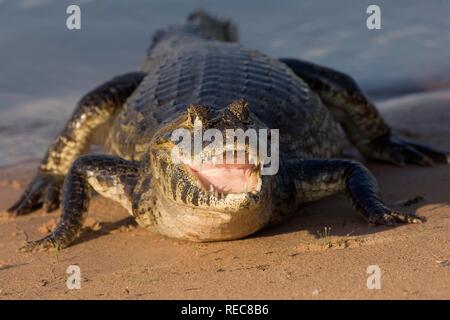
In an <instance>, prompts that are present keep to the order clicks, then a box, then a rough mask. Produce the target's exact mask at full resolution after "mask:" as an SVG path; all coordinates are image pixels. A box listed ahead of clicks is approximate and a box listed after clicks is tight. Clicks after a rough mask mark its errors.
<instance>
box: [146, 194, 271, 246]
mask: <svg viewBox="0 0 450 320" xmlns="http://www.w3.org/2000/svg"><path fill="white" fill-rule="evenodd" d="M154 209H155V211H157V215H155V217H156V218H155V225H154V226H153V227H154V229H156V231H157V232H159V233H161V234H164V235H166V236H169V237H171V238H177V239H183V240H189V241H195V242H210V241H223V240H233V239H239V238H243V237H246V236H248V235H250V234H252V233H254V232H256V231H258V230H260V229H262V228H263V227H264V226H266V225H267V224H268V222H269V220H270V217H271V211H272V210H271V206H270V202H269V201H265V202H264V203H258V204H257V205H255V206H254V207H251V208H243V209H241V210H239V211H234V212H233V211H229V212H224V211H220V210H216V208H200V207H189V206H186V205H184V204H180V203H177V202H174V201H171V200H170V199H167V198H165V197H163V198H161V199H158V202H157V206H156V207H155V208H154Z"/></svg>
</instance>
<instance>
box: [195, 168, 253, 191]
mask: <svg viewBox="0 0 450 320" xmlns="http://www.w3.org/2000/svg"><path fill="white" fill-rule="evenodd" d="M188 167H189V169H190V170H191V172H192V173H193V174H194V176H196V177H197V179H198V182H199V184H200V187H202V188H204V189H205V190H207V191H210V192H216V191H217V192H219V193H244V192H245V193H247V192H257V191H259V190H260V188H261V177H260V170H259V166H258V167H257V166H255V165H253V164H216V165H214V164H204V165H202V167H201V168H198V167H194V166H191V165H188Z"/></svg>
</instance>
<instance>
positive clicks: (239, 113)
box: [228, 99, 250, 123]
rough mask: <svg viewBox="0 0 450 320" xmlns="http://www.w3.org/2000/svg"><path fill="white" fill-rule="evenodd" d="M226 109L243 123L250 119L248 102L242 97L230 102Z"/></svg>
mask: <svg viewBox="0 0 450 320" xmlns="http://www.w3.org/2000/svg"><path fill="white" fill-rule="evenodd" d="M228 110H229V111H230V112H231V113H232V114H233V115H234V116H235V117H236V118H237V119H238V120H240V121H242V122H243V123H248V121H249V120H250V119H249V118H250V116H249V111H248V103H247V101H245V100H243V99H241V100H236V101H233V102H232V103H230V104H229V105H228Z"/></svg>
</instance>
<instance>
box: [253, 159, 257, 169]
mask: <svg viewBox="0 0 450 320" xmlns="http://www.w3.org/2000/svg"><path fill="white" fill-rule="evenodd" d="M253 163H254V164H255V166H256V167H257V166H258V158H254V159H253Z"/></svg>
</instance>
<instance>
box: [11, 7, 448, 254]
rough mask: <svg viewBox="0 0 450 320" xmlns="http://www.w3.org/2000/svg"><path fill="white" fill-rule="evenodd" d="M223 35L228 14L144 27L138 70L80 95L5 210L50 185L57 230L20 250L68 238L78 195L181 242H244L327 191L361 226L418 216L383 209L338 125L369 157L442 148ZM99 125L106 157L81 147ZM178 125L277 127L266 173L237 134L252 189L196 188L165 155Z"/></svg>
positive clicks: (321, 73) (352, 93) (340, 88)
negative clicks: (106, 203) (149, 32)
mask: <svg viewBox="0 0 450 320" xmlns="http://www.w3.org/2000/svg"><path fill="white" fill-rule="evenodd" d="M236 39H237V33H236V28H235V27H234V26H233V24H231V23H230V22H229V21H227V20H220V19H217V18H213V17H211V16H209V15H207V14H205V13H204V12H201V11H200V12H197V13H194V14H192V15H191V16H190V17H189V19H188V22H187V23H186V24H185V25H183V26H180V27H171V28H168V29H166V30H163V31H160V32H158V33H157V34H156V35H155V37H154V40H153V43H152V45H151V46H150V49H149V51H148V56H147V59H146V61H145V63H144V66H143V70H142V72H138V73H130V74H127V75H124V76H121V77H118V78H115V79H113V80H111V81H109V82H107V83H105V84H104V85H102V86H100V87H99V88H97V89H95V90H93V91H92V92H90V93H88V94H87V95H86V96H85V97H84V98H83V99H81V101H80V103H79V105H78V106H77V109H76V111H75V113H74V115H73V116H72V118H71V119H70V121H69V122H68V124H67V126H66V128H65V129H64V131H63V132H62V133H61V134H60V135H59V136H58V137H57V138H56V140H55V142H54V143H53V145H52V146H51V147H50V148H49V151H48V153H47V156H46V157H45V158H44V160H43V161H42V164H41V166H40V168H39V171H38V175H37V177H36V178H35V179H34V180H33V181H32V182H31V183H30V185H29V187H28V188H27V190H26V191H25V192H24V194H23V196H22V197H21V198H20V199H19V201H18V202H17V203H16V204H15V205H14V206H13V207H12V208H11V209H10V212H12V213H15V214H26V213H29V212H32V211H34V210H37V209H38V208H39V207H40V206H42V205H43V206H44V207H45V208H46V209H47V210H54V209H56V208H57V207H58V205H59V202H58V200H57V198H58V197H57V195H58V194H59V190H60V188H61V185H62V182H63V181H64V187H63V208H62V209H63V215H62V219H61V221H60V223H59V225H58V227H57V228H56V230H55V231H54V232H53V233H52V234H50V235H49V236H47V237H45V238H43V239H41V240H38V241H33V242H30V243H28V244H27V245H26V246H25V247H24V248H23V250H24V251H32V250H39V249H48V248H62V247H66V246H68V245H70V244H71V243H72V242H73V241H74V240H75V239H76V236H77V234H78V233H79V231H80V229H81V226H82V224H83V221H84V218H85V215H86V212H87V211H88V205H89V199H90V192H91V191H92V190H96V191H97V192H99V193H100V194H101V195H103V196H105V197H109V198H111V199H113V200H115V201H117V202H119V203H120V204H122V205H123V206H124V207H125V208H126V209H127V210H128V211H129V212H130V214H131V215H133V216H134V217H135V219H136V221H137V222H138V223H139V224H140V225H141V226H143V227H145V228H149V229H152V230H155V231H157V232H159V233H162V234H165V235H168V236H170V237H174V238H180V239H186V240H192V241H217V240H229V239H237V238H241V237H245V236H247V235H250V234H252V233H254V232H256V231H257V230H260V229H261V228H263V227H265V226H267V225H271V224H275V223H278V222H280V221H282V220H284V218H285V217H286V216H288V215H290V214H292V213H294V212H296V211H297V208H298V206H299V205H300V204H302V203H305V202H309V201H312V200H317V199H320V198H322V197H325V196H328V195H331V194H335V193H339V192H345V193H346V194H347V195H348V197H349V198H350V200H351V201H352V203H353V205H354V207H355V209H356V211H357V212H358V213H359V214H360V215H361V216H362V217H363V218H364V219H365V220H366V221H367V222H369V223H374V224H388V225H393V224H396V223H399V222H406V223H418V222H421V221H423V218H421V217H418V216H416V215H413V214H406V213H402V212H397V211H394V210H391V209H389V208H388V207H387V206H386V205H385V204H384V203H383V202H382V201H381V199H380V197H379V195H378V186H377V183H376V180H375V179H374V177H373V176H372V175H371V174H370V172H369V171H368V170H367V169H366V168H365V167H364V166H363V165H362V164H359V163H357V162H354V161H350V160H343V159H336V158H339V157H340V155H341V151H342V137H341V135H340V133H339V130H338V123H340V124H341V125H342V126H343V128H344V131H345V133H346V134H347V136H348V137H349V139H350V140H351V142H352V143H353V144H355V146H356V147H357V148H358V149H359V150H360V151H361V152H362V153H363V154H364V155H365V156H366V157H368V158H371V159H375V160H381V161H387V162H390V163H394V164H408V163H414V164H419V165H430V164H432V163H433V161H435V162H447V159H448V158H447V155H446V154H444V153H442V152H439V151H436V150H432V149H430V148H428V147H425V146H421V145H418V144H416V143H414V142H406V141H404V140H402V139H401V138H399V137H398V136H397V135H396V134H395V133H393V132H392V130H391V129H390V128H389V126H388V125H387V124H386V122H385V121H384V120H383V119H382V118H381V116H380V114H379V113H378V112H377V111H376V109H375V107H374V105H373V104H372V103H371V102H370V101H369V100H368V99H367V98H366V97H365V95H364V93H363V92H362V91H361V90H360V89H359V87H358V86H357V85H356V83H355V82H354V81H353V80H352V79H351V78H350V77H348V76H347V75H345V74H342V73H340V72H338V71H335V70H331V69H329V68H326V67H321V66H317V65H314V64H311V63H308V62H304V61H300V60H293V59H283V60H277V59H273V58H270V57H268V56H266V55H264V54H262V53H260V52H258V51H256V50H251V49H247V48H245V47H243V46H241V45H240V44H237V43H235V41H236ZM110 123H112V126H111V127H110V129H109V131H108V136H107V139H106V141H104V144H105V148H106V151H107V152H108V153H110V154H111V155H106V154H103V155H101V154H100V155H99V154H96V155H82V154H83V152H84V150H86V149H87V147H89V144H90V141H91V140H92V138H93V137H94V132H96V131H98V130H99V128H100V127H104V126H105V125H107V124H110ZM179 128H184V129H187V130H189V131H190V132H191V133H193V132H194V131H195V130H199V128H201V129H202V130H203V129H216V130H218V131H219V132H221V133H222V134H224V133H225V130H226V129H242V130H244V131H245V130H246V129H250V128H252V129H256V130H258V129H279V132H280V140H279V141H280V146H279V148H280V169H279V171H278V173H277V174H276V175H272V176H260V175H261V172H260V170H261V163H260V161H261V159H259V158H257V157H256V158H255V157H253V158H251V157H250V156H249V154H252V152H253V151H255V150H252V149H251V148H250V147H248V146H247V145H245V143H244V144H240V143H237V144H236V145H235V147H234V148H235V149H234V150H232V151H237V150H245V152H246V154H247V157H248V159H247V160H248V161H249V163H250V164H252V165H251V166H250V167H251V171H250V177H252V178H255V179H256V180H254V181H257V185H258V187H256V188H254V189H252V190H251V191H248V192H247V191H243V192H228V191H224V190H219V189H214V188H213V189H212V190H208V189H207V188H205V187H204V185H202V184H201V183H200V181H199V178H198V175H197V173H196V172H195V170H194V171H193V170H192V167H190V166H189V165H188V164H186V163H181V164H179V163H174V162H173V161H172V158H171V151H172V150H173V148H174V146H175V144H174V142H173V141H171V139H170V136H171V133H172V132H173V131H174V130H175V129H179ZM270 138H271V137H270ZM223 151H224V150H223ZM228 151H230V150H228ZM200 158H201V160H202V161H204V162H207V163H209V162H210V161H211V159H212V155H211V154H209V153H207V152H202V153H201V154H200ZM75 159H77V160H75ZM253 162H254V163H255V164H254V165H253ZM69 168H70V169H69Z"/></svg>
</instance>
